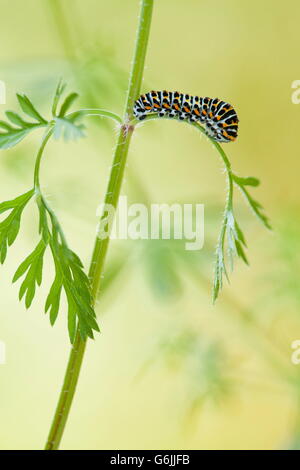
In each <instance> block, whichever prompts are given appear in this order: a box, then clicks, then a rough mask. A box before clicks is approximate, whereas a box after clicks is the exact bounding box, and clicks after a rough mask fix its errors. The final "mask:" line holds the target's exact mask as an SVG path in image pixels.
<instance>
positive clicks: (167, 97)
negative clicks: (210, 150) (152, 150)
mask: <svg viewBox="0 0 300 470" xmlns="http://www.w3.org/2000/svg"><path fill="white" fill-rule="evenodd" d="M154 113H155V114H158V116H160V117H163V116H168V117H170V118H172V117H174V118H175V117H177V118H178V119H180V120H189V121H192V122H193V121H199V122H200V123H203V124H205V127H206V133H207V134H208V135H209V136H210V137H211V138H213V139H214V140H216V141H218V142H233V141H234V140H235V139H236V138H237V135H238V122H239V119H238V117H237V114H236V112H235V110H234V108H233V107H232V106H231V105H230V104H229V103H226V102H225V101H222V100H219V99H218V98H207V97H205V98H201V97H199V96H191V95H186V94H183V93H179V92H178V91H150V92H149V93H146V94H145V95H141V96H140V97H139V99H138V100H137V101H136V102H135V104H134V108H133V114H134V116H135V117H136V118H137V119H139V120H142V119H145V117H146V116H147V115H148V114H154Z"/></svg>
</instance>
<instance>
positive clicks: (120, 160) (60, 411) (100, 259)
mask: <svg viewBox="0 0 300 470" xmlns="http://www.w3.org/2000/svg"><path fill="white" fill-rule="evenodd" d="M152 10H153V0H142V2H141V12H140V17H139V26H138V32H137V39H136V45H135V53H134V58H133V65H132V70H131V75H130V80H129V90H128V95H127V102H126V106H125V116H124V124H123V125H122V127H121V129H120V131H119V137H118V140H117V146H116V149H115V155H114V160H113V165H112V169H111V173H110V178H109V182H108V187H107V192H106V197H105V203H106V204H111V205H112V206H113V207H114V208H116V207H117V203H118V199H119V195H120V190H121V186H122V182H123V175H124V169H125V165H126V160H127V154H128V148H129V144H130V139H131V136H132V132H133V129H134V127H133V126H129V125H128V119H129V120H130V119H132V117H133V116H132V108H133V104H134V101H135V99H136V98H137V97H138V95H139V93H140V88H141V83H142V78H143V71H144V64H145V57H146V51H147V44H148V38H149V33H150V25H151V19H152ZM106 225H107V221H106V219H105V213H104V214H102V216H101V218H100V225H99V230H100V232H101V228H105V227H106ZM110 227H111V224H110ZM98 233H99V232H98ZM108 244H109V233H108V236H107V237H106V238H101V239H100V238H99V237H98V236H97V238H96V241H95V245H94V251H93V255H92V260H91V264H90V269H89V278H90V281H91V293H92V298H93V301H94V302H95V300H96V298H97V293H98V290H99V286H100V281H101V275H102V272H103V266H104V261H105V257H106V253H107V248H108ZM85 348H86V341H83V340H82V338H81V336H80V333H79V331H78V330H77V332H76V337H75V342H74V344H73V346H72V349H71V352H70V357H69V362H68V366H67V370H66V373H65V378H64V383H63V386H62V390H61V393H60V397H59V401H58V405H57V408H56V411H55V415H54V419H53V423H52V426H51V429H50V433H49V436H48V440H47V443H46V447H45V449H46V450H57V449H58V448H59V445H60V442H61V438H62V435H63V432H64V428H65V425H66V421H67V418H68V415H69V412H70V408H71V405H72V401H73V397H74V393H75V390H76V385H77V382H78V377H79V372H80V369H81V365H82V361H83V357H84V352H85Z"/></svg>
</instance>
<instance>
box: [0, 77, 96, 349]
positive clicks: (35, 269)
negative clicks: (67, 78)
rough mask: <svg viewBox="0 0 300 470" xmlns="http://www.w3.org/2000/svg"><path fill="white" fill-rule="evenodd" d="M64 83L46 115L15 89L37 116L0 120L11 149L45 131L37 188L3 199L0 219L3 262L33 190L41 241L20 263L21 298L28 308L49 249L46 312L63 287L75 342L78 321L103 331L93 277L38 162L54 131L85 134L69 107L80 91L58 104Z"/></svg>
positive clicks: (88, 331) (89, 330) (1, 140)
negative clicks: (71, 242) (46, 190)
mask: <svg viewBox="0 0 300 470" xmlns="http://www.w3.org/2000/svg"><path fill="white" fill-rule="evenodd" d="M64 89H65V85H63V84H62V83H61V82H60V83H59V84H58V87H57V89H56V92H55V95H54V99H53V104H52V117H51V119H49V120H46V119H45V118H44V117H42V115H41V114H40V113H39V112H38V111H37V110H36V108H35V107H34V105H33V104H32V102H31V101H30V100H29V98H28V97H27V96H26V95H17V98H18V101H19V104H20V107H21V109H22V111H23V112H24V113H25V114H26V115H27V116H28V117H30V118H31V119H33V120H34V122H31V121H27V120H25V118H23V117H21V116H20V115H19V114H17V113H15V112H12V111H7V112H6V116H7V118H8V120H9V122H4V121H1V122H0V127H1V128H2V129H4V130H5V132H2V133H0V148H1V149H8V148H11V147H13V146H14V145H17V144H18V143H19V142H20V141H21V140H22V139H23V138H24V137H26V136H27V135H28V134H29V133H30V132H31V131H33V130H35V129H37V128H41V127H44V128H45V129H46V133H45V135H44V138H43V140H42V143H41V147H40V149H39V151H38V154H37V160H36V167H35V178H34V183H35V184H34V188H32V189H31V190H30V191H28V192H26V193H25V194H22V195H21V196H18V197H17V198H15V199H12V200H10V201H5V202H3V203H2V204H0V214H2V213H5V212H9V214H8V215H7V217H6V218H4V220H2V222H1V223H0V261H1V263H4V261H5V259H6V255H7V249H8V247H9V246H11V245H12V244H13V242H14V241H15V239H16V237H17V235H18V233H19V229H20V223H21V216H22V213H23V210H24V208H25V207H26V205H27V204H28V202H29V201H30V200H31V199H32V198H33V197H34V196H35V201H36V204H37V207H38V210H39V228H38V230H39V234H40V237H41V238H40V241H39V242H38V244H37V246H36V247H35V249H34V250H33V251H32V252H31V253H30V254H29V255H28V256H27V257H26V258H25V259H24V261H23V262H22V263H21V264H20V266H19V267H18V269H17V271H16V273H15V275H14V277H13V282H16V281H18V280H19V279H21V278H23V281H22V283H21V286H20V290H19V299H20V300H21V299H23V298H24V299H25V306H26V308H29V307H30V306H31V304H32V302H33V299H34V297H35V294H36V289H37V287H38V286H40V285H41V283H42V276H43V260H44V255H45V252H46V250H50V252H51V254H52V259H53V264H54V269H55V275H54V280H53V283H52V285H51V288H50V291H49V294H48V296H47V299H46V302H45V312H48V313H49V317H50V323H51V325H54V323H55V321H56V319H57V316H58V313H59V307H60V300H61V295H62V292H64V294H65V297H66V299H67V303H68V331H69V337H70V341H71V343H73V342H74V339H75V333H76V329H77V327H78V329H79V332H80V334H81V336H82V338H84V339H86V338H87V337H90V338H93V331H99V327H98V324H97V321H96V314H95V311H94V308H93V300H92V297H91V293H90V283H89V279H88V276H87V275H86V274H85V272H84V269H83V264H82V262H81V260H80V258H79V257H78V256H77V255H76V254H75V253H74V251H72V250H71V249H70V248H69V246H68V244H67V242H66V239H65V236H64V234H63V230H62V228H61V226H60V224H59V221H58V219H57V217H56V215H55V213H54V211H53V210H52V209H51V208H50V206H49V204H48V203H47V201H46V199H45V197H44V196H43V194H42V191H41V188H40V183H39V164H40V160H41V158H42V155H43V151H44V148H45V146H46V143H47V142H48V140H49V139H50V137H52V136H53V137H54V138H60V137H64V138H65V140H70V139H76V138H78V137H82V136H83V135H84V134H83V129H84V126H83V125H82V124H81V123H79V122H78V121H79V119H80V118H81V116H82V113H81V112H80V111H79V112H76V113H71V114H70V116H67V115H66V113H67V111H68V110H69V108H70V106H71V105H72V104H73V102H74V101H75V99H76V98H77V96H78V95H77V93H70V94H69V95H67V97H66V98H65V100H64V101H63V103H62V105H61V106H60V109H59V110H58V106H59V101H60V98H61V96H62V94H63V92H64Z"/></svg>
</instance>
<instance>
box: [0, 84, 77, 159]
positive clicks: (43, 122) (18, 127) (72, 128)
mask: <svg viewBox="0 0 300 470" xmlns="http://www.w3.org/2000/svg"><path fill="white" fill-rule="evenodd" d="M64 90H65V85H63V84H62V83H61V82H60V83H59V84H58V86H57V89H56V92H55V96H54V99H53V103H52V118H51V119H50V120H47V119H45V118H44V117H43V116H42V115H41V114H40V113H39V111H37V109H36V108H35V106H34V105H33V103H32V102H31V101H30V99H29V98H28V96H26V95H21V94H19V93H18V94H17V99H18V102H19V105H20V108H21V110H22V111H23V113H24V114H26V116H28V117H30V118H31V119H33V120H34V122H31V121H27V120H26V119H24V118H23V117H22V116H20V115H19V114H18V113H16V112H14V111H6V113H5V114H6V117H7V119H8V121H0V129H1V130H2V131H1V132H0V149H2V150H5V149H9V148H11V147H14V146H15V145H17V144H18V143H19V142H21V141H22V140H23V139H24V138H25V137H26V136H27V135H28V134H29V133H30V132H31V131H33V130H35V129H39V128H41V127H47V126H49V125H50V124H51V122H53V121H54V136H55V138H56V139H58V138H60V137H63V138H64V139H65V140H67V141H68V140H72V139H78V138H80V137H84V132H83V129H84V126H83V124H78V123H77V120H78V119H80V118H81V117H82V114H81V112H80V111H78V113H72V114H73V116H70V117H66V116H65V114H66V112H67V111H68V110H69V108H70V107H71V106H72V104H73V103H74V101H75V99H76V98H77V97H78V95H77V93H74V92H73V93H70V94H69V95H68V96H67V97H66V98H65V100H64V102H63V104H62V106H61V108H60V111H59V115H58V116H57V114H56V113H57V106H58V104H59V100H60V98H61V97H62V94H63V92H64Z"/></svg>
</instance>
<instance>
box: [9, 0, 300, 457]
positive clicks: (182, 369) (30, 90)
mask: <svg viewBox="0 0 300 470" xmlns="http://www.w3.org/2000/svg"><path fill="white" fill-rule="evenodd" d="M138 8H139V2H138V0H127V1H124V0H123V1H121V0H111V1H110V2H104V1H99V0H85V1H82V0H81V1H80V0H27V1H26V2H23V1H21V0H14V2H11V1H8V0H1V20H0V24H1V27H0V41H1V44H2V47H1V53H0V54H1V61H0V64H1V67H0V70H1V76H0V79H1V80H4V81H5V83H6V86H7V106H5V105H1V114H4V111H5V109H7V108H9V109H13V110H15V109H17V103H16V98H15V93H16V92H24V93H26V94H28V95H29V96H30V97H31V98H32V100H33V102H34V103H35V104H36V105H39V109H41V110H43V111H44V113H45V114H47V112H48V110H49V107H50V103H51V99H52V95H53V91H54V89H55V86H56V84H57V81H58V78H59V77H63V78H64V79H65V80H66V81H67V82H68V84H69V90H72V89H75V90H77V91H78V92H79V93H80V105H81V107H103V108H107V109H111V110H113V111H115V112H117V113H122V112H123V106H124V101H125V96H126V88H127V80H128V72H129V67H130V62H131V58H132V51H133V45H134V39H135V31H136V25H137V14H138ZM299 15H300V5H299V2H298V1H297V0H289V1H287V2H285V3H282V2H274V1H272V0H265V1H264V2H263V4H262V2H261V1H260V0H253V1H251V2H240V1H238V0H228V1H227V2H217V3H216V2H206V1H204V0H187V1H181V0H160V1H158V0H156V1H155V6H154V15H153V23H152V30H151V35H150V44H149V49H148V54H147V61H146V69H145V78H144V82H143V91H148V90H149V89H170V90H175V89H178V90H180V91H184V92H187V93H191V94H198V95H201V96H205V95H207V96H213V97H214V96H218V97H219V98H222V99H225V100H227V101H229V102H230V103H233V104H234V105H235V107H236V109H237V111H238V114H239V117H240V132H239V138H238V140H237V142H236V143H234V144H231V145H228V146H226V151H227V152H228V155H229V157H230V159H231V161H232V165H233V168H234V170H235V171H236V172H237V173H238V174H240V175H242V176H247V175H253V176H257V177H258V178H259V179H260V180H261V181H262V184H261V186H260V187H259V188H257V189H254V191H252V194H253V195H254V196H255V198H257V199H258V200H259V201H260V202H262V203H263V205H264V206H265V208H266V211H267V214H268V215H269V216H270V218H271V222H272V225H273V227H274V231H273V232H267V231H266V230H265V229H264V227H262V226H261V225H260V224H259V222H258V221H257V220H256V219H255V218H254V217H253V215H252V214H251V213H250V212H249V210H248V209H247V208H246V207H245V204H244V201H243V199H242V198H241V197H240V196H239V195H238V194H236V207H237V213H238V216H239V218H240V220H241V225H242V227H243V228H244V230H245V233H246V236H247V241H248V245H249V250H248V256H249V259H250V268H248V267H246V266H245V265H243V264H242V263H241V262H240V261H238V262H237V263H236V268H235V271H234V273H233V274H232V276H231V285H229V286H228V285H227V284H226V285H225V287H224V289H223V292H222V293H221V296H220V298H219V300H218V301H217V303H216V305H215V306H212V304H211V280H212V271H213V262H214V253H213V252H214V246H215V245H216V241H217V237H218V231H219V227H220V223H221V219H222V210H223V205H224V198H225V181H224V174H223V172H222V166H221V163H220V161H219V159H218V156H217V154H216V152H215V151H214V149H213V148H212V146H211V145H210V144H209V142H208V141H207V140H206V139H204V138H202V139H201V138H199V135H198V133H196V132H194V130H193V129H192V128H190V127H189V126H185V125H182V124H180V123H176V122H170V121H160V122H150V123H148V124H147V125H145V126H143V127H141V128H139V129H138V130H137V132H136V133H135V135H134V138H133V141H132V145H131V148H130V155H129V159H128V166H127V175H126V181H125V184H124V187H123V194H124V195H127V196H128V198H129V201H130V202H142V203H146V204H150V203H151V202H154V203H164V202H170V203H171V202H179V203H185V202H199V203H204V204H205V213H206V218H205V224H206V226H205V232H206V233H205V236H206V238H205V245H204V248H203V250H201V251H200V252H186V251H184V250H183V247H182V246H181V245H180V244H178V243H175V242H172V241H170V242H167V241H163V242H162V241H161V242H159V241H158V242H147V241H143V242H142V241H136V242H133V241H122V242H121V241H113V242H112V243H111V245H110V250H109V256H108V259H107V264H106V266H107V268H106V272H105V277H104V290H103V296H102V299H101V300H100V301H99V304H98V307H97V310H98V312H99V321H100V324H101V329H102V333H101V335H99V336H97V338H96V341H94V342H89V345H88V351H87V354H86V357H85V362H84V368H83V371H82V374H81V377H80V381H79V386H78V390H77V393H76V397H75V400H74V405H73V409H72V411H71V415H70V418H69V422H68V425H67V428H66V431H65V434H64V438H63V442H62V448H63V449H151V448H152V449H276V448H277V449H278V448H297V447H300V365H298V366H296V365H293V364H292V363H291V353H292V349H291V342H292V341H293V340H295V339H299V338H300V318H299V307H300V289H299V280H298V279H299V268H300V258H299V250H298V245H299V243H298V240H299V238H300V227H299V170H300V163H299V158H298V157H299V150H298V149H299V122H300V105H299V106H297V105H295V104H292V101H291V94H292V89H291V84H292V82H293V81H294V80H296V79H299V78H300V77H299V66H298V62H299V59H298V56H299V43H300V40H299V24H298V21H299ZM87 124H89V127H88V138H87V139H82V140H80V141H79V142H76V143H64V142H52V143H50V145H49V147H48V150H47V155H46V158H45V159H44V162H43V170H42V180H43V184H44V189H45V192H46V194H47V195H48V200H49V202H50V203H51V204H52V206H53V207H54V208H55V210H56V211H57V213H58V215H59V218H60V220H61V222H62V225H63V227H64V230H65V232H66V235H67V238H68V240H69V242H70V245H71V247H72V248H73V249H75V250H76V251H77V252H78V253H79V254H80V256H81V257H82V259H83V260H84V262H85V265H87V264H88V262H89V258H90V255H91V250H92V245H93V240H94V237H95V226H96V209H97V206H98V204H99V202H101V200H102V198H103V196H104V192H105V189H106V182H107V177H108V172H109V167H110V164H111V158H112V149H113V146H114V144H115V136H116V132H115V129H114V127H113V125H112V124H111V123H108V124H107V123H106V122H104V121H101V120H100V119H99V121H97V120H93V118H91V120H90V122H89V123H87ZM40 137H41V133H40V134H39V133H36V134H34V135H31V136H30V137H29V138H27V139H26V140H25V141H24V142H23V143H22V144H20V145H19V146H17V147H16V148H14V149H12V150H9V151H4V152H2V153H1V155H0V172H1V184H0V200H1V201H3V200H6V199H11V198H13V197H15V196H17V195H19V194H21V193H22V192H25V191H26V190H28V189H29V188H30V187H31V184H32V171H33V164H34V156H35V151H36V148H37V145H38V142H39V138H40ZM31 209H32V210H30V209H29V210H28V209H27V210H26V213H25V215H24V219H23V224H22V231H21V234H20V236H19V237H18V240H17V242H16V244H15V245H14V247H13V248H12V249H11V250H10V252H9V256H8V261H7V262H6V264H5V265H4V266H3V267H2V268H1V290H0V311H1V323H0V340H2V341H4V342H5V343H6V348H7V362H6V365H0V390H1V392H0V393H1V405H0V447H1V449H36V448H41V447H42V446H43V444H44V441H45V439H46V436H47V433H48V429H49V426H50V422H51V419H52V416H53V412H54V407H55V405H56V401H57V397H58V392H59V388H60V386H61V382H62V378H63V374H64V370H65V366H66V361H67V357H68V354H69V343H68V336H67V330H66V324H65V323H66V318H65V315H64V314H63V312H62V315H60V319H59V320H58V322H57V324H56V325H55V327H54V328H51V327H50V325H49V321H48V318H47V317H46V316H45V315H44V314H43V305H44V299H45V295H46V293H47V287H49V283H50V282H51V279H52V274H53V273H52V271H51V269H49V272H47V270H46V272H45V282H44V285H43V287H42V288H41V289H40V291H39V293H38V295H37V297H36V299H35V301H34V304H33V306H32V308H31V309H30V310H29V311H26V310H25V307H24V305H23V304H21V303H19V302H18V300H17V287H16V286H12V285H11V278H12V275H13V273H14V271H15V269H16V267H17V266H18V264H19V263H20V261H21V260H22V259H24V257H25V256H26V255H27V254H28V253H29V252H30V251H31V250H32V249H33V247H34V243H35V241H36V240H37V233H36V218H35V212H36V211H35V210H33V205H31ZM49 264H50V263H49Z"/></svg>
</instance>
